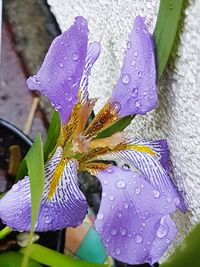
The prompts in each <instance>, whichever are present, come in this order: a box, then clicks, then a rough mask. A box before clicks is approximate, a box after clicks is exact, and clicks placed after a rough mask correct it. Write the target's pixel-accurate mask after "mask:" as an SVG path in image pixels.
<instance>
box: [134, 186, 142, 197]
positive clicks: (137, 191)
mask: <svg viewBox="0 0 200 267" xmlns="http://www.w3.org/2000/svg"><path fill="white" fill-rule="evenodd" d="M140 192H141V189H140V188H138V187H136V188H135V194H136V195H139V194H140Z"/></svg>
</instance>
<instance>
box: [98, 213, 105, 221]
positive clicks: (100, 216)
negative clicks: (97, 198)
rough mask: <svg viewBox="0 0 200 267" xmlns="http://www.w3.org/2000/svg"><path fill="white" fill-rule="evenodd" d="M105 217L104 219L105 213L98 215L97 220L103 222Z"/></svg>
mask: <svg viewBox="0 0 200 267" xmlns="http://www.w3.org/2000/svg"><path fill="white" fill-rule="evenodd" d="M103 217H104V215H103V213H98V214H97V220H99V221H101V220H103Z"/></svg>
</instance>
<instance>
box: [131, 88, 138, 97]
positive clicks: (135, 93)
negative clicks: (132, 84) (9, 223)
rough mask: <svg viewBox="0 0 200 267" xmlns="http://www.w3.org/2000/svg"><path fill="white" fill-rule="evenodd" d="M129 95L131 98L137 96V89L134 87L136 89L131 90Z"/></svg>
mask: <svg viewBox="0 0 200 267" xmlns="http://www.w3.org/2000/svg"><path fill="white" fill-rule="evenodd" d="M131 95H132V97H136V96H137V95H138V90H137V87H136V88H133V89H132V90H131Z"/></svg>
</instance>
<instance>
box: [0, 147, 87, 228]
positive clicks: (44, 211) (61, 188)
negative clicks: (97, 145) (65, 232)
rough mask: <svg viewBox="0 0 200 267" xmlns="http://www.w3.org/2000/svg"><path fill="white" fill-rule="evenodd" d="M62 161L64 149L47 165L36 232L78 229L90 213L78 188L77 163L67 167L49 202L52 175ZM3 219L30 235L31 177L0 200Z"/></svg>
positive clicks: (0, 211) (70, 162)
mask: <svg viewBox="0 0 200 267" xmlns="http://www.w3.org/2000/svg"><path fill="white" fill-rule="evenodd" d="M61 160H62V149H61V148H58V149H57V151H56V153H55V155H54V156H53V157H52V158H51V160H50V161H49V162H48V163H47V164H46V165H45V189H44V194H43V198H42V202H41V207H40V212H39V216H38V221H37V224H36V228H35V230H36V231H42V232H44V231H49V230H58V229H62V228H65V227H68V226H71V227H76V226H78V225H79V224H80V223H81V222H82V220H83V219H84V217H85V215H86V213H87V208H88V205H87V202H86V199H85V197H84V195H83V194H82V192H81V191H80V189H79V187H78V182H77V163H76V161H74V160H70V161H68V162H67V164H66V165H65V166H64V170H63V173H62V174H61V175H60V179H59V180H58V184H57V186H56V187H55V192H54V194H53V196H52V197H51V199H49V198H48V195H49V191H50V187H51V183H52V179H53V175H54V173H55V170H56V168H57V166H58V164H59V163H60V162H61ZM0 217H1V219H2V220H3V221H4V223H5V224H6V225H7V226H9V227H11V228H12V229H14V230H20V231H29V230H30V228H31V227H30V225H31V195H30V183H29V177H28V176H27V177H25V178H24V179H23V180H21V181H18V183H17V184H15V185H14V186H13V187H12V188H11V190H10V191H9V192H8V193H7V194H6V195H5V196H4V197H3V198H2V199H1V200H0Z"/></svg>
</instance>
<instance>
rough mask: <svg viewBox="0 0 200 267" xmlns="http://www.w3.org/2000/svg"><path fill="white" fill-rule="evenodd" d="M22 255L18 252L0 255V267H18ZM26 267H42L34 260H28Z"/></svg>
mask: <svg viewBox="0 0 200 267" xmlns="http://www.w3.org/2000/svg"><path fill="white" fill-rule="evenodd" d="M22 258H23V255H22V254H21V253H19V252H14V251H8V252H5V253H1V254H0V266H1V267H20V266H21V262H22ZM28 267H42V266H41V265H40V264H39V263H37V262H36V261H34V260H32V259H31V260H30V262H29V265H28Z"/></svg>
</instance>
